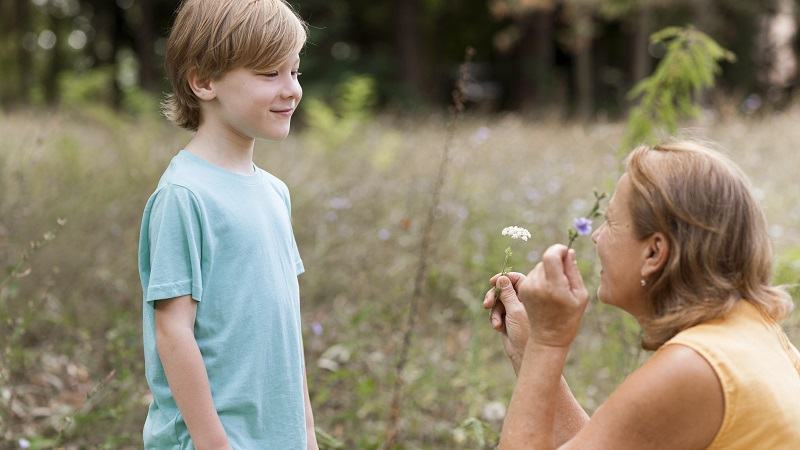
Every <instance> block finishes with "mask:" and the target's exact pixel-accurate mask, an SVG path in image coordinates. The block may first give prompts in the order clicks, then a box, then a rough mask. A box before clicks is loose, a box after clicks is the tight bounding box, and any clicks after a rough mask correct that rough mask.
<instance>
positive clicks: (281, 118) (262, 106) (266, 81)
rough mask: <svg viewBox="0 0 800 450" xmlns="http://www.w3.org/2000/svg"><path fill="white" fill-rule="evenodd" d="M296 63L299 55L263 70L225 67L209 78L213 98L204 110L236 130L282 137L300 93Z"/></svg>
mask: <svg viewBox="0 0 800 450" xmlns="http://www.w3.org/2000/svg"><path fill="white" fill-rule="evenodd" d="M299 66H300V57H299V56H298V55H295V56H293V57H291V58H289V59H288V60H287V61H286V62H285V63H284V64H283V65H281V66H280V67H275V68H273V69H269V70H266V71H256V70H252V69H246V68H243V67H240V68H237V69H233V70H230V71H228V72H227V73H225V74H224V75H223V76H222V77H221V78H219V79H218V80H215V81H212V82H211V85H212V89H213V91H214V94H215V97H216V100H217V102H215V103H216V104H215V105H213V107H212V108H208V109H209V110H211V111H208V112H210V113H212V114H215V113H218V114H219V116H220V117H218V118H219V119H222V121H224V122H225V123H227V125H229V126H231V127H233V128H234V129H235V130H236V131H237V132H238V133H240V134H244V135H246V136H249V137H252V138H262V139H271V140H280V139H284V138H285V137H286V136H287V135H288V134H289V125H290V122H291V119H292V114H293V113H294V111H295V109H296V108H297V105H298V103H300V98H301V97H302V96H303V89H302V88H301V87H300V82H299V81H298V79H297V76H298V75H299V72H298V69H299ZM210 106H211V105H210ZM206 113H207V112H206V111H204V114H206Z"/></svg>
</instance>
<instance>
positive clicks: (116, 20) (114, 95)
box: [110, 3, 125, 110]
mask: <svg viewBox="0 0 800 450" xmlns="http://www.w3.org/2000/svg"><path fill="white" fill-rule="evenodd" d="M110 7H111V9H112V11H113V20H112V25H111V65H112V67H113V68H114V69H113V71H112V76H111V104H112V106H113V107H114V109H116V110H119V109H120V108H121V107H122V100H123V96H124V93H123V92H122V87H121V86H120V84H119V62H118V61H117V56H118V54H119V50H120V48H121V47H122V40H123V37H124V34H125V11H123V10H122V8H120V7H119V6H117V4H116V3H112V4H111V5H110Z"/></svg>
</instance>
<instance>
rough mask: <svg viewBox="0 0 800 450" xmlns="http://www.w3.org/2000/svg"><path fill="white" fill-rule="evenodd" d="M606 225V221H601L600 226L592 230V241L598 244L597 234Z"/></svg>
mask: <svg viewBox="0 0 800 450" xmlns="http://www.w3.org/2000/svg"><path fill="white" fill-rule="evenodd" d="M604 226H606V223H605V222H603V223H601V224H600V226H599V227H597V229H595V230H594V231H593V232H592V243H593V244H594V245H597V236H598V235H599V234H600V229H601V228H603V227H604Z"/></svg>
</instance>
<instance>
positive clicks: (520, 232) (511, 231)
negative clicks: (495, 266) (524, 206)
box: [495, 226, 531, 297]
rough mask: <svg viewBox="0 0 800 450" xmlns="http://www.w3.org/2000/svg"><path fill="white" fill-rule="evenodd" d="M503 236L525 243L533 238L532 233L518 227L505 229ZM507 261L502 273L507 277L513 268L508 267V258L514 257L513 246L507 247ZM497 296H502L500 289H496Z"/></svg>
mask: <svg viewBox="0 0 800 450" xmlns="http://www.w3.org/2000/svg"><path fill="white" fill-rule="evenodd" d="M501 234H502V235H503V236H508V237H510V238H511V239H522V240H523V241H525V242H527V241H528V239H530V237H531V232H530V231H528V230H526V229H525V228H522V227H518V226H510V227H505V228H503V231H502V233H501ZM505 253H506V259H505V260H503V270H502V272H500V273H501V274H503V275H505V274H507V273H508V272H510V271H511V267H509V266H508V258H509V257H510V256H511V255H512V252H511V246H510V245H509V246H508V247H506V252H505ZM495 295H497V296H498V297H499V296H500V289H498V288H495Z"/></svg>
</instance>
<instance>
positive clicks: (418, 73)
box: [392, 0, 423, 97]
mask: <svg viewBox="0 0 800 450" xmlns="http://www.w3.org/2000/svg"><path fill="white" fill-rule="evenodd" d="M420 3H421V2H420V0H394V3H393V5H392V10H393V13H394V43H395V47H396V51H397V55H399V57H400V60H399V69H400V70H399V72H400V76H401V80H400V81H401V82H402V83H403V84H404V85H405V87H406V89H407V90H408V92H409V94H411V95H412V96H417V97H419V96H421V95H422V93H423V77H422V57H421V49H422V46H421V43H420V38H421V36H420V31H421V30H420V26H419V21H418V19H417V14H418V12H419V11H420V8H421V4H420Z"/></svg>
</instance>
